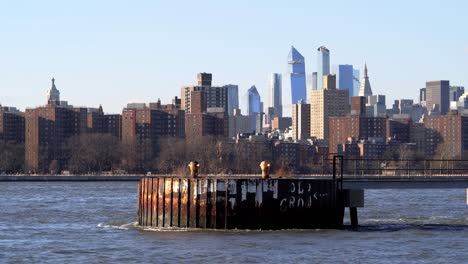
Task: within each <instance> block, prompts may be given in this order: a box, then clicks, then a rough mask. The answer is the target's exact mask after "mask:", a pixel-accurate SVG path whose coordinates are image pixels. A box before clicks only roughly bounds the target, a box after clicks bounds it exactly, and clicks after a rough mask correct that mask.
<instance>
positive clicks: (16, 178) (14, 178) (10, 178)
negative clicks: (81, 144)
mask: <svg viewBox="0 0 468 264" xmlns="http://www.w3.org/2000/svg"><path fill="white" fill-rule="evenodd" d="M141 177H144V176H143V175H139V176H138V175H133V176H130V175H121V176H117V175H109V176H107V175H86V176H80V175H56V176H54V175H42V176H41V175H37V176H32V175H2V176H0V182H20V181H28V182H34V181H36V182H47V181H70V182H81V181H139V180H140V178H141Z"/></svg>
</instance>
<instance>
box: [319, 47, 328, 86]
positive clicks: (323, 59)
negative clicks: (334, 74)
mask: <svg viewBox="0 0 468 264" xmlns="http://www.w3.org/2000/svg"><path fill="white" fill-rule="evenodd" d="M327 74H330V51H329V50H328V49H327V48H326V47H325V46H320V47H319V48H318V49H317V89H322V88H323V87H322V86H323V76H324V75H327Z"/></svg>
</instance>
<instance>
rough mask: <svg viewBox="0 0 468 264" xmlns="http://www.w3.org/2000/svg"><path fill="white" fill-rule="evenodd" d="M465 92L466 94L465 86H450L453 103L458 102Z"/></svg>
mask: <svg viewBox="0 0 468 264" xmlns="http://www.w3.org/2000/svg"><path fill="white" fill-rule="evenodd" d="M464 92H465V87H463V86H450V101H451V102H456V101H458V98H460V96H462V94H463V93H464Z"/></svg>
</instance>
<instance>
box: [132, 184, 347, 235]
mask: <svg viewBox="0 0 468 264" xmlns="http://www.w3.org/2000/svg"><path fill="white" fill-rule="evenodd" d="M138 190H139V191H138V193H139V196H138V223H139V224H140V225H142V226H153V227H189V228H213V229H234V228H238V229H286V228H339V227H341V226H342V225H343V215H344V207H343V203H342V199H341V198H340V191H339V190H338V186H337V181H336V180H332V179H260V178H234V177H205V178H179V177H145V178H142V179H141V180H140V183H139V189H138Z"/></svg>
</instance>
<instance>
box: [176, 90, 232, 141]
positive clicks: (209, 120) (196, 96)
mask: <svg viewBox="0 0 468 264" xmlns="http://www.w3.org/2000/svg"><path fill="white" fill-rule="evenodd" d="M205 95H206V92H205V91H192V92H191V95H190V97H191V104H192V112H191V113H186V114H185V138H186V140H187V141H188V142H199V140H200V139H201V138H203V137H205V136H213V137H228V136H229V117H228V115H227V113H226V112H225V111H224V110H223V108H222V107H210V108H207V107H206V105H207V104H206V96H205Z"/></svg>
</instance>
